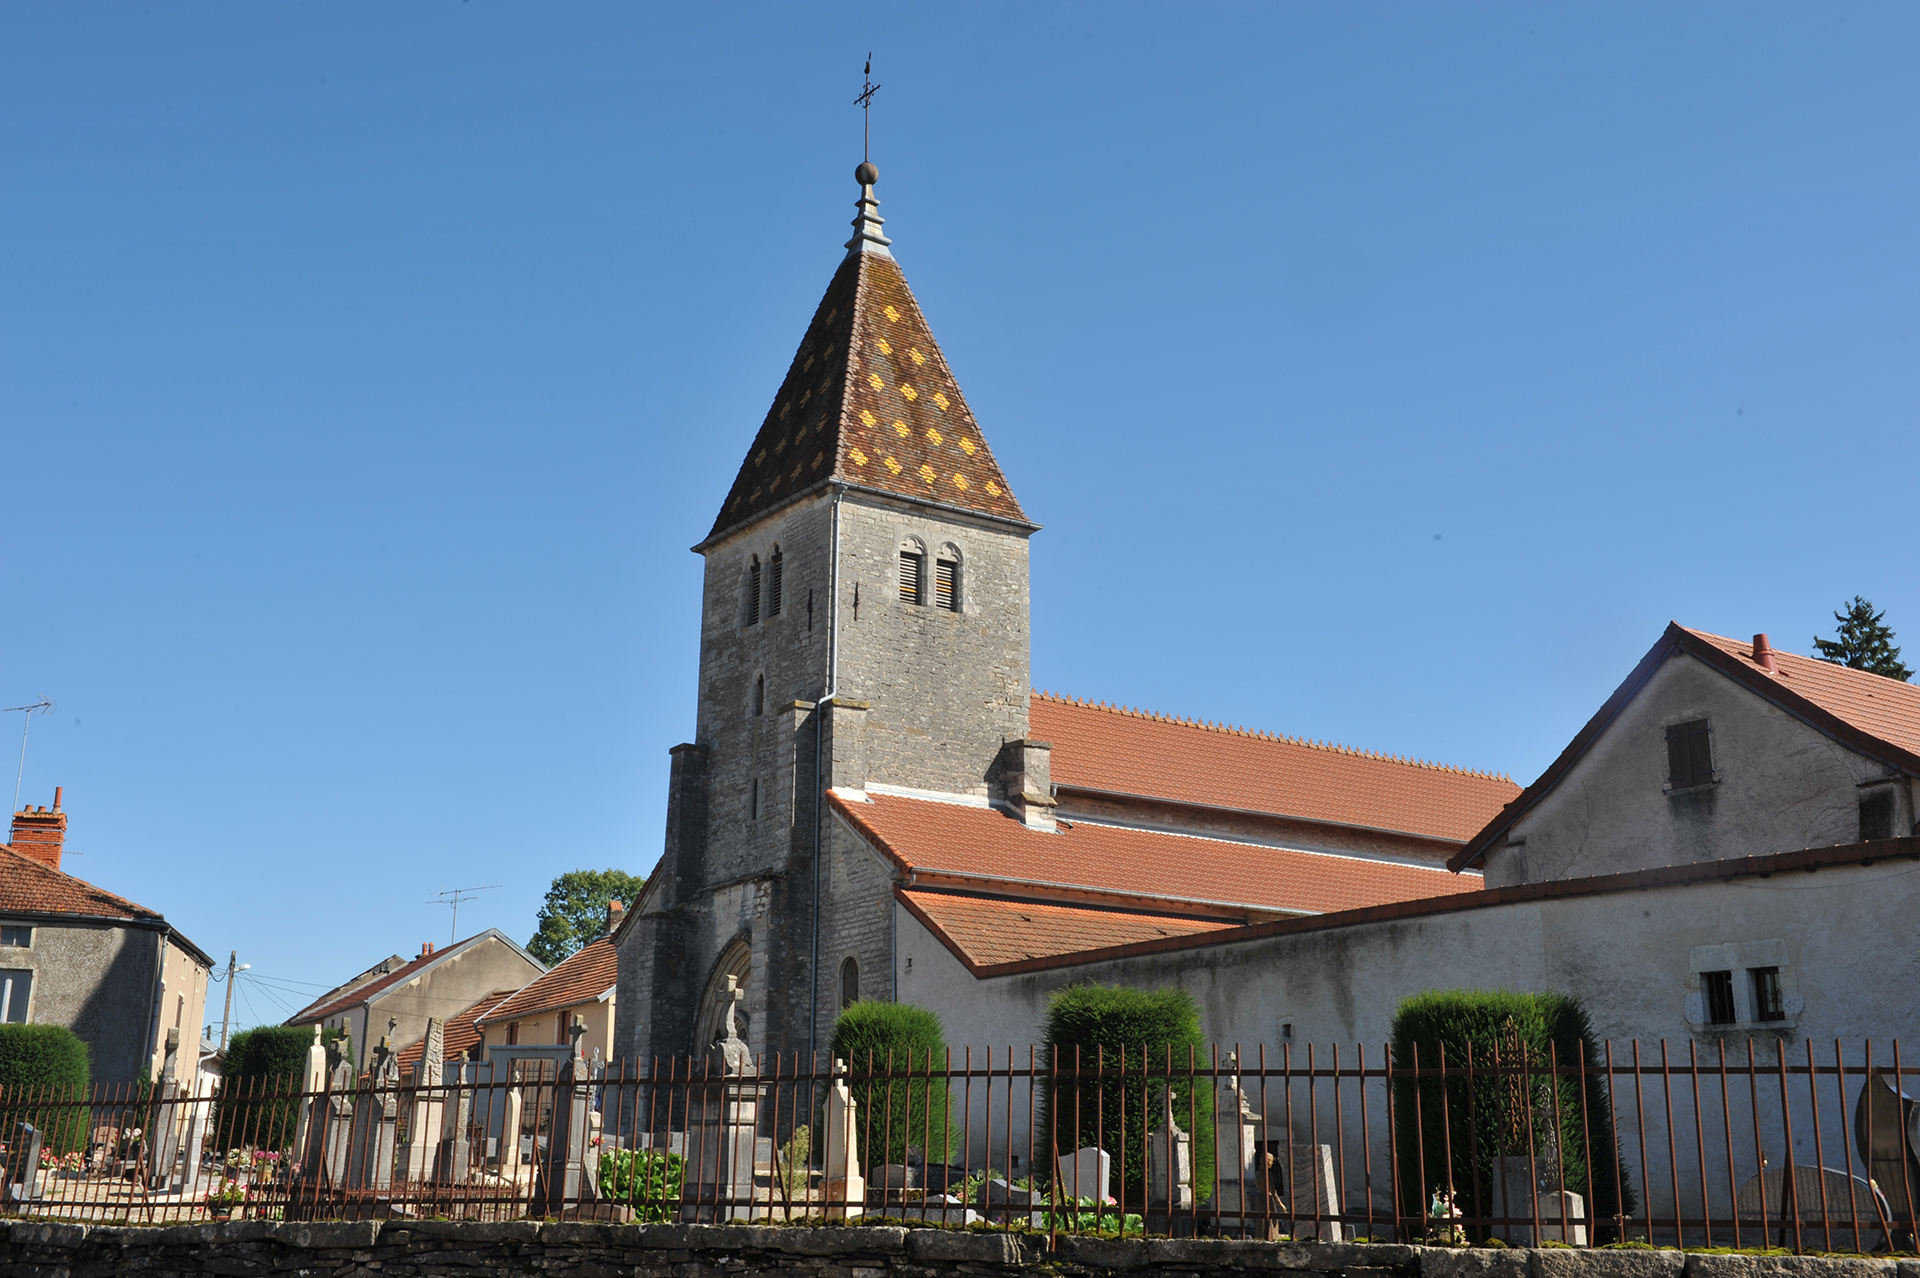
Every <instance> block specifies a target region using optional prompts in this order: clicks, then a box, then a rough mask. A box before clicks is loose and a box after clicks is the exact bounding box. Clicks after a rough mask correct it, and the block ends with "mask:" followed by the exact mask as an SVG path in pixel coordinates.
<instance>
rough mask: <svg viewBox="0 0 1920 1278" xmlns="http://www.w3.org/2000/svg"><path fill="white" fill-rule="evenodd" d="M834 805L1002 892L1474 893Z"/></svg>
mask: <svg viewBox="0 0 1920 1278" xmlns="http://www.w3.org/2000/svg"><path fill="white" fill-rule="evenodd" d="M829 802H830V803H831V804H832V807H833V809H834V811H836V812H838V813H839V814H840V815H841V816H843V817H844V818H846V820H847V821H848V822H849V823H851V824H852V825H853V827H854V828H855V829H856V830H858V831H859V832H860V833H861V834H863V835H864V836H865V837H866V838H867V840H868V841H869V842H871V843H872V844H873V845H874V847H875V848H877V849H879V850H880V851H881V852H882V853H883V854H885V855H889V856H892V857H893V858H894V859H895V860H897V861H898V862H899V863H900V864H901V865H902V866H903V867H904V868H907V869H910V870H912V871H914V873H915V874H916V875H917V876H919V877H920V878H922V879H935V878H937V879H938V880H939V881H941V883H942V884H943V885H945V886H962V887H971V888H974V889H976V890H985V891H989V892H994V893H998V894H1018V895H1044V896H1049V897H1055V898H1058V897H1060V896H1061V895H1062V894H1063V893H1064V894H1066V895H1069V896H1081V897H1086V896H1097V897H1100V898H1103V899H1111V900H1114V901H1125V902H1127V903H1129V904H1132V905H1135V906H1136V907H1144V908H1148V909H1162V910H1169V911H1173V910H1179V909H1181V908H1185V909H1187V910H1190V911H1191V912H1193V913H1215V914H1228V913H1233V914H1243V913H1246V912H1285V913H1318V912H1320V911H1323V910H1344V909H1352V908H1354V907H1356V906H1361V905H1374V904H1378V903H1379V902H1382V901H1400V900H1405V899H1407V898H1410V897H1422V896H1443V895H1448V894H1451V893H1456V892H1462V891H1472V890H1473V889H1474V888H1475V887H1477V886H1479V884H1478V881H1477V880H1475V881H1472V882H1463V881H1462V880H1460V879H1457V878H1455V877H1454V876H1452V875H1450V874H1447V873H1444V872H1443V871H1441V870H1440V869H1439V867H1438V866H1435V867H1434V868H1432V869H1428V868H1426V867H1423V866H1417V865H1405V864H1398V863H1394V862H1385V861H1374V860H1366V859H1362V858H1359V857H1347V856H1334V855H1329V854H1325V853H1318V852H1296V851H1292V850H1290V849H1286V848H1271V847H1263V846H1260V845H1257V844H1250V843H1234V842H1229V841H1226V840H1223V839H1214V838H1202V837H1196V836H1193V835H1184V834H1163V833H1160V832H1157V831H1153V830H1135V829H1128V828H1124V827H1121V826H1112V825H1098V824H1095V823H1093V822H1090V821H1074V822H1072V823H1071V825H1070V826H1069V825H1068V824H1067V823H1064V822H1063V823H1062V825H1061V828H1060V829H1059V830H1056V831H1053V832H1050V833H1049V832H1044V831H1039V830H1031V829H1028V828H1027V827H1026V826H1025V825H1024V824H1022V823H1021V822H1020V821H1017V820H1015V819H1013V818H1011V817H1009V816H1007V815H1006V814H1004V813H1002V812H999V811H996V810H994V809H992V808H986V807H976V806H971V805H967V804H960V803H943V802H939V801H936V800H929V799H911V798H905V797H902V796H897V795H889V794H870V795H868V797H867V801H866V802H864V803H863V802H860V801H859V800H858V799H857V798H849V797H848V796H847V795H846V794H844V793H842V792H840V791H835V792H833V793H832V794H831V795H830V796H829Z"/></svg>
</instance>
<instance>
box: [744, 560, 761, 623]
mask: <svg viewBox="0 0 1920 1278" xmlns="http://www.w3.org/2000/svg"><path fill="white" fill-rule="evenodd" d="M759 622H760V561H759V560H758V559H756V560H754V561H753V563H751V564H750V565H748V567H747V624H748V625H749V626H752V625H758V624H759Z"/></svg>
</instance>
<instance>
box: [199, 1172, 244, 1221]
mask: <svg viewBox="0 0 1920 1278" xmlns="http://www.w3.org/2000/svg"><path fill="white" fill-rule="evenodd" d="M203 1201H204V1202H205V1203H206V1205H207V1213H208V1214H209V1215H211V1216H212V1217H213V1218H214V1219H216V1220H221V1219H225V1218H226V1217H228V1216H231V1215H233V1209H234V1208H236V1207H239V1206H241V1205H243V1204H244V1203H245V1202H246V1201H247V1191H246V1189H245V1187H244V1186H241V1185H239V1184H236V1183H235V1182H233V1181H231V1180H222V1181H221V1182H220V1184H219V1185H218V1186H216V1187H215V1188H213V1189H211V1190H208V1191H207V1196H206V1198H205V1199H204V1200H203Z"/></svg>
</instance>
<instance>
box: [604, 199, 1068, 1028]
mask: <svg viewBox="0 0 1920 1278" xmlns="http://www.w3.org/2000/svg"><path fill="white" fill-rule="evenodd" d="M878 177H879V174H878V171H877V170H876V169H875V167H874V166H873V165H872V164H871V163H862V164H861V165H860V167H859V168H858V169H857V170H856V171H855V179H856V181H858V182H859V184H860V187H861V194H860V199H859V201H858V204H857V208H858V216H857V217H856V218H855V219H854V223H853V225H854V236H853V238H852V239H851V240H850V241H848V243H847V245H846V249H847V252H846V256H845V257H844V258H843V259H842V260H841V262H840V265H839V268H838V269H837V270H836V271H835V272H834V275H833V279H832V280H831V282H829V283H828V285H827V290H826V294H825V296H824V297H822V298H821V300H820V304H819V306H818V307H817V308H816V309H815V311H814V315H813V320H812V322H811V323H810V324H809V325H808V326H807V331H806V335H805V336H804V337H803V338H802V339H801V341H800V347H799V350H798V351H797V352H796V353H795V355H794V357H793V363H792V365H791V367H790V368H789V369H788V370H787V376H786V380H785V381H784V382H783V383H782V384H781V386H780V389H779V391H778V393H777V394H776V395H775V396H774V399H773V404H772V407H771V408H770V409H769V410H768V412H767V415H766V418H765V420H764V421H763V422H762V423H761V426H760V429H759V433H758V434H757V435H755V437H754V439H753V442H752V444H751V445H750V446H749V448H748V449H747V455H746V459H745V460H744V461H743V462H742V463H741V465H740V470H739V473H738V475H737V476H736V477H735V478H734V481H733V485H732V487H731V489H730V490H729V491H728V493H727V495H726V498H725V500H724V501H723V502H722V503H721V506H720V513H719V516H718V517H717V518H716V519H715V520H714V524H713V528H712V530H711V531H710V532H709V533H708V534H707V536H706V538H705V539H704V540H702V541H701V542H700V544H699V545H697V546H695V547H694V550H695V551H696V552H698V553H699V554H701V555H703V556H705V558H706V581H705V587H704V589H703V591H702V600H701V629H700V698H699V721H698V724H697V727H696V731H695V737H694V740H693V742H692V743H689V744H686V745H680V746H676V747H674V749H673V751H672V752H671V753H672V758H673V762H672V777H671V783H670V789H669V796H668V809H667V838H666V849H665V855H664V856H663V857H662V859H661V862H660V868H659V870H658V871H657V872H656V874H655V875H654V877H653V879H652V880H651V881H650V882H649V884H648V887H647V890H646V892H645V893H644V894H643V896H642V898H641V900H640V901H639V903H638V904H637V906H636V908H634V909H633V910H631V911H629V913H628V919H627V922H626V923H625V924H623V925H622V927H621V929H620V932H619V934H618V946H619V954H620V976H619V981H620V986H619V1008H620V1012H619V1018H618V1024H619V1038H620V1042H619V1044H618V1045H617V1047H616V1051H618V1052H619V1053H620V1054H622V1055H646V1056H652V1055H656V1054H657V1055H661V1056H666V1055H671V1054H678V1053H685V1052H690V1051H702V1050H704V1049H705V1048H706V1047H707V1046H708V1045H709V1044H710V1043H711V1042H713V1041H714V1040H715V1039H717V1038H719V1037H721V1036H723V1034H724V1031H725V1026H724V1024H723V1021H724V1019H725V1017H726V1012H725V1010H724V1009H725V1008H726V1007H727V1006H728V1004H729V1000H728V998H727V995H726V991H727V978H728V977H733V978H735V979H736V980H737V982H738V984H739V985H740V986H741V987H743V988H744V989H745V990H746V992H747V993H746V999H745V1003H744V1007H743V1009H742V1011H741V1013H740V1015H739V1020H740V1021H742V1022H744V1024H743V1025H742V1027H741V1033H742V1034H743V1035H744V1037H745V1038H746V1041H747V1043H748V1045H749V1046H750V1048H751V1049H752V1050H753V1051H754V1052H755V1053H768V1052H795V1051H798V1052H801V1053H805V1052H806V1051H808V1050H809V1049H810V1048H812V1047H816V1046H817V1047H820V1048H824V1046H825V1042H826V1033H827V1030H828V1028H829V1027H830V1026H831V1022H832V1017H833V1015H834V1014H835V1013H836V1012H837V1010H838V1007H839V1002H838V1001H837V1000H838V998H839V995H840V992H841V990H842V983H843V982H842V975H843V969H845V968H846V964H847V963H849V962H851V963H853V965H854V966H853V968H852V969H851V970H852V971H853V972H854V973H856V983H857V973H858V972H860V971H868V972H870V973H871V979H870V981H869V983H868V984H867V986H866V988H864V989H862V990H861V993H862V994H863V995H864V996H866V997H881V998H885V997H890V996H891V990H890V988H889V982H890V968H889V967H888V966H887V962H886V958H885V954H884V952H883V950H884V945H885V938H884V933H885V930H886V928H887V927H888V926H889V925H890V922H889V921H890V918H891V880H890V878H889V876H888V874H887V873H886V872H885V871H884V870H883V869H882V868H881V867H877V866H871V865H868V866H866V867H865V868H864V870H863V869H862V868H861V866H860V865H858V864H856V863H855V858H852V857H848V858H844V861H845V863H844V864H836V862H835V857H834V840H835V831H834V829H833V827H832V825H831V820H830V818H828V817H827V815H826V814H825V813H824V811H823V808H822V804H821V802H820V799H821V796H822V795H823V794H824V793H825V792H826V791H827V790H829V789H832V788H836V787H841V788H850V789H864V788H866V787H868V786H890V787H898V788H902V789H910V790H920V791H937V792H941V793H945V794H950V795H955V796H963V797H965V798H967V799H969V800H971V801H976V802H984V801H987V800H988V799H989V797H991V796H993V795H995V794H996V787H997V786H998V785H999V784H1000V776H999V774H1000V770H1001V769H1000V763H999V760H1000V759H1001V757H1002V755H1003V753H1004V749H1003V748H1004V745H1005V743H1006V742H1008V741H1011V740H1018V739H1021V738H1024V737H1025V735H1026V731H1027V696H1028V688H1029V685H1028V597H1027V538H1028V537H1029V536H1030V535H1031V534H1032V533H1033V532H1034V531H1035V530H1036V528H1037V525H1035V524H1033V523H1032V522H1030V521H1029V520H1028V519H1027V517H1026V513H1025V512H1024V511H1023V510H1022V509H1021V507H1020V503H1019V502H1018V501H1017V500H1015V498H1014V495H1013V491H1012V489H1011V487H1010V486H1009V485H1008V483H1007V479H1006V476H1005V475H1003V474H1002V473H1001V471H1000V467H999V464H998V463H997V462H996V461H995V460H994V457H993V452H992V450H991V449H989V448H988V446H987V441H986V438H985V437H984V436H983V435H982V434H981V432H980V426H979V423H978V422H977V421H975V419H974V416H973V413H972V411H971V410H970V409H969V408H968V407H967V401H966V397H965V396H964V395H963V394H962V393H961V391H960V387H959V384H958V383H957V382H956V381H955V380H954V378H953V374H952V372H951V371H950V370H949V368H948V366H947V360H946V356H945V355H944V354H943V353H942V352H941V349H940V346H939V343H938V342H936V341H935V340H934V338H933V333H932V331H931V330H930V329H929V328H928V327H927V322H926V318H925V317H924V316H923V315H922V314H921V311H920V306H919V303H918V302H917V301H916V300H915V299H914V296H913V293H912V290H910V289H909V288H908V287H907V281H906V277H905V276H904V275H903V274H902V273H901V270H900V265H899V263H898V262H897V261H895V260H894V257H893V254H892V252H891V249H890V245H891V243H892V242H891V241H890V240H889V239H888V238H887V237H886V235H885V234H884V232H883V231H882V219H881V217H880V214H879V202H878V201H877V200H876V199H875V198H874V194H873V188H874V184H875V182H876V181H877V180H878ZM866 860H867V861H868V862H871V860H872V858H871V856H868V857H867V858H866ZM876 931H877V932H878V933H880V935H879V936H878V937H876V936H875V935H874V933H875V932H876Z"/></svg>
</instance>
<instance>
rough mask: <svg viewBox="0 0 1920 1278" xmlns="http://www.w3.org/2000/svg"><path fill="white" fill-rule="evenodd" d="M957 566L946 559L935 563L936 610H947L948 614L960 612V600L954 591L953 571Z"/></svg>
mask: <svg viewBox="0 0 1920 1278" xmlns="http://www.w3.org/2000/svg"><path fill="white" fill-rule="evenodd" d="M957 566H958V565H956V564H953V563H950V562H948V561H947V560H945V559H937V560H935V561H934V564H933V603H934V606H935V607H936V608H945V609H946V610H947V611H948V612H958V611H960V599H959V596H958V595H956V594H955V593H954V589H953V570H954V569H955V568H956V567H957Z"/></svg>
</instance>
